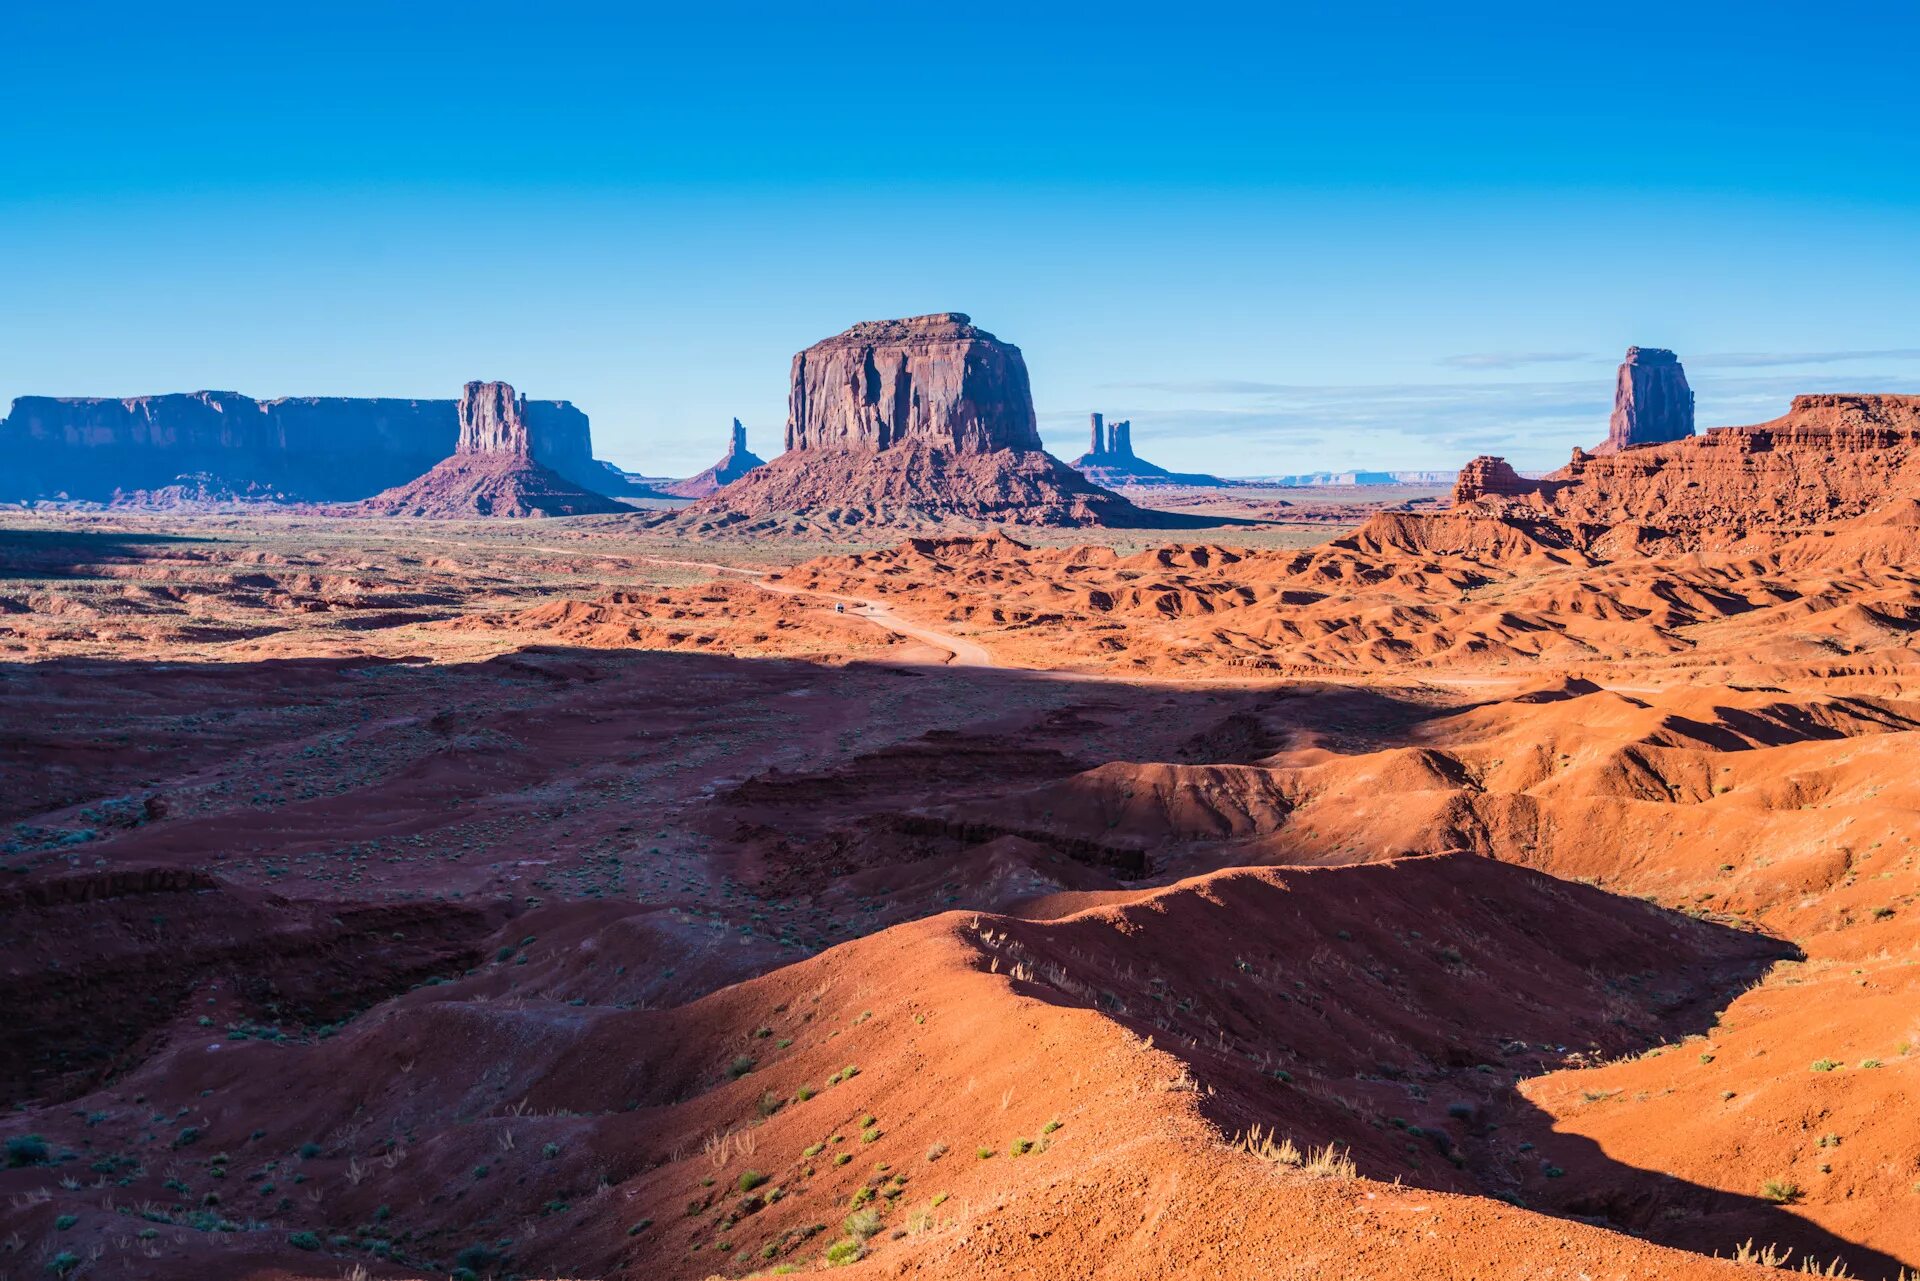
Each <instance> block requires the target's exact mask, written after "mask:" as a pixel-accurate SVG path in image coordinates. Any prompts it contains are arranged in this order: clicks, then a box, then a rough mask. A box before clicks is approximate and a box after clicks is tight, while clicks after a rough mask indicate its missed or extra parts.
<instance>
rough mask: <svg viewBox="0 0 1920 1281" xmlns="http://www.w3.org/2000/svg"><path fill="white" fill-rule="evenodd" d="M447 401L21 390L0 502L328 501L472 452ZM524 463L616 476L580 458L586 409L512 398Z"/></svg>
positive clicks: (599, 477) (599, 479)
mask: <svg viewBox="0 0 1920 1281" xmlns="http://www.w3.org/2000/svg"><path fill="white" fill-rule="evenodd" d="M464 403H465V398H464V397H463V398H462V399H460V400H395V399H355V398H351V397H329V396H305V397H286V398H282V399H279V400H254V399H252V398H251V397H248V396H242V395H239V394H238V393H236V392H226V391H200V392H191V393H183V394H179V395H166V396H135V397H131V398H128V399H125V400H109V399H99V398H62V397H51V396H22V397H20V398H18V399H16V400H15V401H14V402H13V408H12V410H11V411H10V412H9V413H8V415H7V416H6V418H4V419H0V451H3V452H4V453H5V455H6V457H7V459H8V463H9V468H8V470H9V476H8V478H7V479H6V480H5V481H4V482H0V485H3V486H4V489H3V490H0V498H24V499H69V500H77V501H85V502H96V503H113V502H116V501H118V502H121V503H124V504H127V505H133V506H148V507H154V506H160V507H164V506H168V505H173V504H178V503H188V504H191V503H194V502H208V501H233V500H260V499H267V500H278V501H288V502H316V503H318V502H342V501H351V500H357V499H362V498H368V497H371V496H372V495H374V494H377V493H380V492H381V491H383V490H387V489H390V488H393V487H396V486H400V485H405V484H407V483H408V482H409V481H411V480H413V479H414V478H415V477H418V476H420V475H422V474H423V473H425V472H427V471H429V470H431V469H432V468H433V467H435V466H436V465H437V464H439V463H440V462H442V461H443V460H445V459H447V458H449V457H451V456H452V455H454V454H455V453H456V452H472V451H473V449H474V447H475V446H476V445H477V443H478V442H469V441H467V440H466V432H467V426H468V424H466V423H464V422H463V421H462V417H461V415H462V406H463V404H464ZM518 414H519V421H520V426H521V428H522V429H523V430H524V432H525V435H526V443H525V449H526V451H527V457H528V458H529V459H530V460H531V462H533V463H535V464H537V465H539V466H540V467H543V468H546V469H547V470H548V471H550V472H552V473H554V474H555V475H558V476H560V477H562V478H564V480H565V481H566V482H567V483H568V484H570V485H572V486H576V487H578V488H581V489H585V490H589V491H592V492H600V491H602V490H604V489H615V490H617V489H619V488H622V487H624V485H625V482H624V481H622V480H619V479H618V476H617V473H616V472H615V471H614V470H613V469H611V468H609V467H608V466H607V465H606V464H604V463H601V462H598V461H596V460H595V459H594V457H593V447H592V439H591V434H590V430H589V427H588V423H587V416H586V415H585V414H583V413H581V412H580V410H578V409H577V408H575V407H574V406H573V404H572V403H570V402H568V401H564V400H532V401H528V400H523V401H521V402H520V409H519V411H518Z"/></svg>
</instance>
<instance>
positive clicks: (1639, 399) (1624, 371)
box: [1593, 347, 1693, 454]
mask: <svg viewBox="0 0 1920 1281" xmlns="http://www.w3.org/2000/svg"><path fill="white" fill-rule="evenodd" d="M1691 435H1693V389H1692V388H1691V387H1688V386H1687V371H1686V369H1685V368H1683V367H1682V366H1681V364H1680V358H1679V357H1678V356H1676V355H1674V354H1673V353H1672V352H1670V351H1668V350H1666V349H1665V348H1664V347H1629V348H1627V358H1626V359H1625V360H1624V361H1622V362H1621V363H1620V372H1619V374H1618V375H1617V376H1616V378H1615V380H1614V390H1613V416H1612V417H1611V418H1609V419H1608V420H1607V438H1606V440H1605V441H1604V442H1602V443H1601V444H1600V445H1598V446H1596V447H1595V448H1594V451H1593V452H1595V453H1596V454H1611V453H1617V452H1619V451H1620V450H1623V449H1632V448H1634V447H1636V446H1639V445H1663V444H1666V443H1667V442H1668V441H1673V440H1684V439H1686V438H1687V437H1689V436H1691Z"/></svg>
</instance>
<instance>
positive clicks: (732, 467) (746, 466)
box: [658, 418, 767, 498]
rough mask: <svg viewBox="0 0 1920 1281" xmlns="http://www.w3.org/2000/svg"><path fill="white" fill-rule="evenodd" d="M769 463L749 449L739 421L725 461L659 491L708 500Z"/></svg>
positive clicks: (660, 488)
mask: <svg viewBox="0 0 1920 1281" xmlns="http://www.w3.org/2000/svg"><path fill="white" fill-rule="evenodd" d="M766 462H767V460H766V459H764V458H762V457H760V455H758V454H756V453H754V452H753V451H752V450H751V449H748V448H747V429H746V428H745V427H742V426H741V425H740V420H739V419H738V418H736V419H734V420H733V435H732V437H731V438H730V443H729V444H728V445H727V453H726V456H725V457H724V458H722V459H721V460H720V461H719V462H717V463H715V464H714V465H713V466H711V467H709V468H707V469H706V470H705V471H703V472H701V473H699V474H698V475H696V476H689V477H687V478H686V479H685V480H676V481H674V482H673V483H672V484H668V485H661V486H659V487H658V488H659V490H660V492H661V493H663V494H672V495H673V496H674V497H675V498H705V497H706V496H707V495H708V494H711V493H714V492H716V491H718V490H722V489H725V488H726V487H727V486H728V485H731V484H732V483H733V482H734V481H736V480H739V479H740V478H741V477H742V476H744V475H746V474H747V473H748V472H750V471H752V470H753V469H754V468H756V467H764V466H765V465H766Z"/></svg>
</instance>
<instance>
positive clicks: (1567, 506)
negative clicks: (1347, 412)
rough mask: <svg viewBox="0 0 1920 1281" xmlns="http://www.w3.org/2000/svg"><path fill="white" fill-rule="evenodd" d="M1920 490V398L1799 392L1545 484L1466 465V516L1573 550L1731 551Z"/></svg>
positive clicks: (1576, 464) (1478, 462)
mask: <svg viewBox="0 0 1920 1281" xmlns="http://www.w3.org/2000/svg"><path fill="white" fill-rule="evenodd" d="M1916 493H1920V396H1892V395H1854V394H1841V395H1814V396H1796V397H1794V400H1793V405H1792V408H1790V409H1789V410H1788V411H1787V412H1786V413H1785V414H1783V415H1781V416H1780V417H1779V418H1775V419H1772V420H1771V421H1768V422H1764V423H1757V424H1755V425H1753V426H1749V427H1716V428H1712V429H1710V430H1709V431H1707V432H1706V433H1705V434H1703V435H1699V436H1688V437H1685V438H1683V439H1680V440H1675V441H1669V442H1667V443H1664V444H1655V445H1641V446H1638V447H1636V448H1633V449H1627V450H1616V451H1613V452H1608V453H1601V452H1599V451H1595V452H1594V453H1587V452H1585V451H1583V450H1575V451H1574V455H1573V459H1572V461H1571V462H1569V463H1568V464H1567V465H1566V466H1565V467H1563V468H1561V469H1560V470H1559V471H1556V472H1553V473H1552V474H1551V475H1548V476H1546V477H1543V478H1542V479H1540V480H1538V481H1527V480H1524V479H1521V478H1519V477H1517V476H1515V475H1514V473H1513V472H1512V469H1511V468H1508V467H1507V466H1506V464H1505V463H1504V462H1503V461H1501V460H1499V459H1490V458H1476V459H1475V460H1473V462H1471V463H1469V464H1468V465H1467V467H1466V468H1465V469H1464V470H1463V471H1462V472H1461V474H1460V480H1459V482H1458V484H1457V486H1456V489H1455V501H1456V503H1457V504H1458V506H1457V507H1456V508H1455V510H1456V512H1461V513H1467V514H1477V515H1480V516H1494V517H1498V518H1500V519H1504V520H1509V521H1518V522H1522V523H1526V524H1529V525H1531V526H1551V527H1552V528H1553V530H1554V533H1553V537H1555V538H1557V539H1560V540H1563V541H1564V542H1566V544H1567V545H1569V546H1579V547H1598V548H1602V549H1603V550H1604V549H1607V548H1611V549H1614V550H1623V549H1647V548H1662V549H1667V550H1680V549H1692V548H1716V547H1725V546H1729V545H1731V544H1733V543H1736V542H1738V541H1740V540H1741V539H1743V538H1746V537H1748V536H1749V535H1753V534H1758V533H1765V532H1778V531H1785V532H1803V531H1805V530H1808V529H1812V528H1816V527H1819V526H1822V525H1827V524H1831V523H1833V522H1836V521H1842V520H1849V519H1853V518H1856V517H1860V516H1862V515H1864V514H1866V513H1867V512H1869V511H1871V510H1873V509H1875V508H1877V507H1880V506H1882V505H1883V504H1885V503H1886V502H1888V500H1889V499H1892V498H1895V497H1898V496H1899V495H1902V494H1916Z"/></svg>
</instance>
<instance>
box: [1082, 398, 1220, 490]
mask: <svg viewBox="0 0 1920 1281" xmlns="http://www.w3.org/2000/svg"><path fill="white" fill-rule="evenodd" d="M1088 424H1089V426H1091V427H1092V429H1093V443H1092V446H1091V447H1090V448H1089V449H1088V450H1087V452H1086V453H1084V454H1082V455H1080V457H1078V458H1076V459H1074V460H1073V465H1074V466H1075V467H1076V468H1078V469H1079V470H1080V474H1081V475H1083V476H1085V477H1086V478H1087V479H1088V480H1091V481H1093V482H1094V483H1095V484H1097V485H1185V486H1191V487H1194V488H1202V489H1217V488H1219V487H1221V486H1224V485H1225V484H1226V483H1227V482H1225V481H1224V480H1221V479H1220V478H1219V477H1218V476H1209V475H1206V474H1205V473H1202V472H1177V471H1168V470H1167V469H1166V468H1164V467H1161V466H1158V465H1156V464H1154V463H1150V462H1148V461H1147V460H1146V459H1144V458H1141V457H1140V456H1139V455H1137V454H1135V453H1134V452H1133V421H1132V420H1131V419H1124V418H1123V419H1121V420H1120V421H1119V422H1112V423H1110V422H1106V421H1105V420H1104V419H1103V418H1102V416H1101V415H1099V414H1093V415H1091V416H1090V418H1089V420H1088Z"/></svg>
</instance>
